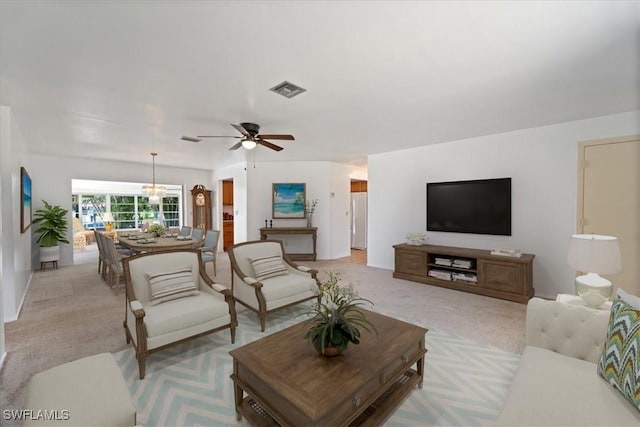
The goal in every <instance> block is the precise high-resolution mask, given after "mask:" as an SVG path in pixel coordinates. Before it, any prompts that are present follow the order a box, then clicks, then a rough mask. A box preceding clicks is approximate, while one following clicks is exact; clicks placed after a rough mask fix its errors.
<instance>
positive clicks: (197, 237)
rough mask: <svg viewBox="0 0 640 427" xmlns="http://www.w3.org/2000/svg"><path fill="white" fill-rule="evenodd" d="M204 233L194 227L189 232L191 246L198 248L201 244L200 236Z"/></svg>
mask: <svg viewBox="0 0 640 427" xmlns="http://www.w3.org/2000/svg"><path fill="white" fill-rule="evenodd" d="M203 235H204V231H202V229H201V228H194V229H193V231H192V232H191V239H192V240H193V242H194V243H193V248H194V249H198V248H199V247H200V245H201V244H202V236H203Z"/></svg>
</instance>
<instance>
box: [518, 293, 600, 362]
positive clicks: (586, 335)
mask: <svg viewBox="0 0 640 427" xmlns="http://www.w3.org/2000/svg"><path fill="white" fill-rule="evenodd" d="M609 314H610V313H609V311H604V310H596V309H592V308H588V307H583V306H577V305H569V304H564V303H561V302H556V301H546V300H543V299H540V298H532V299H531V300H529V303H528V305H527V326H526V342H527V345H530V346H534V347H541V348H545V349H548V350H551V351H554V352H556V353H560V354H564V355H566V356H570V357H574V358H576V359H582V360H587V361H589V362H593V363H597V362H598V360H599V359H600V355H601V354H602V348H603V346H604V341H605V338H606V335H607V326H608V324H609Z"/></svg>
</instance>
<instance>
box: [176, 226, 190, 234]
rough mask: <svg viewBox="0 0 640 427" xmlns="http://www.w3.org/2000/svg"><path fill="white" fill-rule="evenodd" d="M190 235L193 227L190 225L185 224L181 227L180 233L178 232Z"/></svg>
mask: <svg viewBox="0 0 640 427" xmlns="http://www.w3.org/2000/svg"><path fill="white" fill-rule="evenodd" d="M190 235H191V227H189V226H188V225H183V226H182V228H181V229H180V233H179V234H178V236H182V237H187V236H190Z"/></svg>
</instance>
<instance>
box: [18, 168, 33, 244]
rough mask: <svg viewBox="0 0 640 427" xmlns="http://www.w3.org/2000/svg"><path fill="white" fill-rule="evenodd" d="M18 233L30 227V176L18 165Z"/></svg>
mask: <svg viewBox="0 0 640 427" xmlns="http://www.w3.org/2000/svg"><path fill="white" fill-rule="evenodd" d="M20 196H21V197H22V200H21V201H20V233H24V232H25V231H27V230H28V229H29V227H31V177H30V176H29V174H28V173H27V170H26V169H25V168H23V167H20Z"/></svg>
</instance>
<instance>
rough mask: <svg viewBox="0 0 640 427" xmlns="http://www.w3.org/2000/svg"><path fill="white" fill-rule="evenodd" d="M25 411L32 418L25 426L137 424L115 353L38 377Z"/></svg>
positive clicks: (31, 383)
mask: <svg viewBox="0 0 640 427" xmlns="http://www.w3.org/2000/svg"><path fill="white" fill-rule="evenodd" d="M24 409H25V410H27V411H30V414H31V416H30V417H27V419H26V420H25V423H24V424H23V425H24V426H49V425H53V426H61V425H64V426H109V427H116V426H123V427H124V426H127V427H131V426H134V425H135V423H136V410H135V408H134V406H133V402H132V399H131V394H130V393H129V389H128V388H127V384H126V383H125V381H124V378H123V377H122V373H121V371H120V368H119V367H118V365H117V364H116V361H115V359H114V358H113V355H112V354H111V353H102V354H98V355H95V356H89V357H84V358H82V359H78V360H74V361H73V362H69V363H65V364H63V365H60V366H56V367H55V368H51V369H48V370H46V371H44V372H40V373H39V374H36V375H34V376H33V377H32V378H31V381H30V382H29V386H28V388H27V398H26V403H25V407H24ZM29 418H30V419H29ZM51 418H53V419H51Z"/></svg>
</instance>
